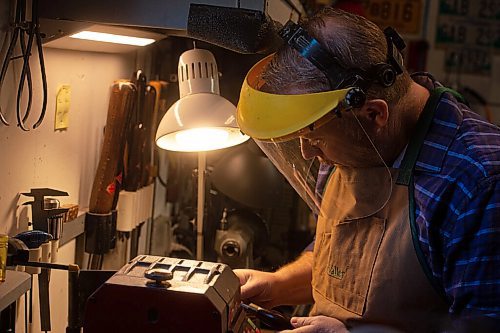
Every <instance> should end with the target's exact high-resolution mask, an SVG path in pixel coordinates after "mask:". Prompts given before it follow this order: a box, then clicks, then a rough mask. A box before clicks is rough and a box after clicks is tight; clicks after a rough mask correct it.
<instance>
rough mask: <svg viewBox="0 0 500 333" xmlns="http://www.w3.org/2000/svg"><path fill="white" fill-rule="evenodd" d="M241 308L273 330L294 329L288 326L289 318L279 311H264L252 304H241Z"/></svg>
mask: <svg viewBox="0 0 500 333" xmlns="http://www.w3.org/2000/svg"><path fill="white" fill-rule="evenodd" d="M241 306H242V307H243V309H245V311H247V312H250V313H251V314H253V315H255V316H256V317H257V318H258V319H260V320H261V321H262V322H263V323H264V324H266V325H267V326H269V328H271V329H273V330H287V329H293V328H294V327H293V326H292V324H290V318H288V317H287V316H285V315H284V314H282V313H281V312H279V311H275V310H269V309H264V308H262V307H260V306H258V305H255V304H253V303H251V304H245V303H241Z"/></svg>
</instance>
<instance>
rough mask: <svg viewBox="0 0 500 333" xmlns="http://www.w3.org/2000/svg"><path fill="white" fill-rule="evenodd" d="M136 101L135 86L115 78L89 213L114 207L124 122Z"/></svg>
mask: <svg viewBox="0 0 500 333" xmlns="http://www.w3.org/2000/svg"><path fill="white" fill-rule="evenodd" d="M136 100H137V89H136V87H135V85H134V84H133V83H132V82H130V81H127V80H119V81H115V82H114V83H113V85H112V87H111V96H110V100H109V107H108V116H107V119H106V128H105V131H104V140H103V144H102V150H101V156H100V159H99V164H98V166H97V171H96V175H95V178H94V183H93V186H92V192H91V195H90V204H89V212H91V213H95V214H107V213H109V212H110V211H111V209H112V208H113V201H114V197H115V194H116V193H118V191H119V188H120V183H121V181H122V180H121V172H122V170H121V167H120V166H121V165H122V158H123V152H124V147H125V142H126V133H127V131H126V130H127V123H128V122H129V119H130V115H131V112H132V111H133V108H134V105H135V103H136Z"/></svg>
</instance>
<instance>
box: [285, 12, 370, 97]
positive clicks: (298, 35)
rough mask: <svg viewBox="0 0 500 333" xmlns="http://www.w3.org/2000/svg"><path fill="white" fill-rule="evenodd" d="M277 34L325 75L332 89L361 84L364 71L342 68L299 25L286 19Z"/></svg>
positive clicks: (334, 58) (333, 57)
mask: <svg viewBox="0 0 500 333" xmlns="http://www.w3.org/2000/svg"><path fill="white" fill-rule="evenodd" d="M279 35H280V37H281V38H283V40H284V41H285V42H286V43H287V44H288V45H290V46H291V47H293V48H294V49H295V50H297V51H298V52H299V53H300V55H301V56H302V57H304V58H306V59H307V60H309V61H310V62H311V63H312V64H313V65H314V66H316V67H317V68H318V69H319V70H320V71H322V72H323V73H324V74H325V75H326V77H327V78H328V81H329V82H330V87H331V89H332V90H336V89H341V88H344V87H346V86H348V85H362V83H361V82H360V81H361V80H363V79H364V78H363V75H364V73H362V72H361V71H360V70H351V69H347V68H344V67H343V66H342V65H340V63H339V61H338V60H337V58H336V57H335V56H333V55H332V54H331V53H330V52H328V51H327V50H325V49H324V48H323V47H322V46H321V44H320V43H319V42H318V41H317V40H316V39H315V38H313V37H311V36H310V35H309V34H308V33H307V31H306V30H305V29H304V28H302V27H301V26H300V25H298V24H296V23H295V22H293V21H288V22H287V23H286V24H285V26H284V27H283V28H282V29H281V30H280V31H279Z"/></svg>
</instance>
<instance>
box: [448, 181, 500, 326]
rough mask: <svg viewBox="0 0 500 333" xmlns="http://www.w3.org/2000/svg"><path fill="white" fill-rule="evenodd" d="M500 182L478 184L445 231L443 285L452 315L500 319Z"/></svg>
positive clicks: (464, 317)
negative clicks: (499, 241)
mask: <svg viewBox="0 0 500 333" xmlns="http://www.w3.org/2000/svg"><path fill="white" fill-rule="evenodd" d="M499 180H500V175H497V176H495V177H489V178H485V179H484V180H483V181H481V182H480V183H479V184H477V186H476V188H475V190H474V191H472V192H471V195H470V197H471V198H470V199H469V198H468V197H467V198H466V199H465V200H463V204H462V205H461V206H459V207H456V213H457V214H458V215H457V217H456V219H455V221H453V223H445V225H448V228H444V230H443V234H444V235H443V236H444V237H443V239H444V244H443V245H444V246H443V250H444V258H445V260H444V265H443V278H442V279H443V286H444V288H445V291H446V293H447V295H448V296H449V297H450V300H451V306H450V313H452V314H456V315H459V316H460V317H461V318H463V319H467V318H474V317H485V316H486V317H493V318H499V317H500V316H499V313H500V250H499V249H500V248H499V246H498V245H499V244H498V240H499V239H500V226H499V224H498V223H499V221H500V182H499ZM446 229H449V232H448V231H446Z"/></svg>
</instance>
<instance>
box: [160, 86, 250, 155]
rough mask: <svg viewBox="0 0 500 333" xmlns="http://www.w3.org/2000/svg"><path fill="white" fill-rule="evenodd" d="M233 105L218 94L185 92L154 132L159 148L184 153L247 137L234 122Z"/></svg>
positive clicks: (244, 139)
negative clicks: (189, 93)
mask: <svg viewBox="0 0 500 333" xmlns="http://www.w3.org/2000/svg"><path fill="white" fill-rule="evenodd" d="M235 115H236V107H235V106H234V105H233V104H231V102H229V101H228V100H226V99H225V98H223V97H221V96H220V95H217V94H211V93H198V94H193V95H187V96H184V97H183V98H181V99H180V100H178V101H177V102H175V104H174V105H172V106H171V107H170V109H169V110H168V111H167V113H166V114H165V116H164V117H163V119H162V120H161V122H160V124H159V125H158V129H157V131H156V144H157V145H158V147H160V148H163V149H167V150H173V151H184V152H195V151H209V150H215V149H221V148H227V147H231V146H234V145H238V144H240V143H243V142H245V141H246V140H248V139H249V137H248V136H246V135H244V134H243V133H241V131H240V129H239V128H238V125H237V124H236V117H235Z"/></svg>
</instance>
